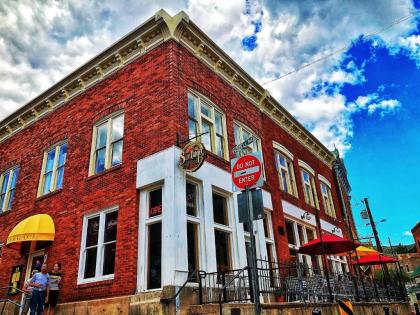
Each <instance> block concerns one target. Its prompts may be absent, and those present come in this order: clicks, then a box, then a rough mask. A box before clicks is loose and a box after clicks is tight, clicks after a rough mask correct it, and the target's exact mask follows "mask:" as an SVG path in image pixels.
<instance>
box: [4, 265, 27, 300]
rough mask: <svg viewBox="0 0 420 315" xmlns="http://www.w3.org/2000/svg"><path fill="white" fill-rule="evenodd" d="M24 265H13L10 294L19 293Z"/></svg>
mask: <svg viewBox="0 0 420 315" xmlns="http://www.w3.org/2000/svg"><path fill="white" fill-rule="evenodd" d="M22 272H23V265H17V266H13V267H12V273H11V275H10V282H9V291H8V292H7V294H8V295H15V294H17V293H18V291H17V289H19V287H20V280H21V279H22Z"/></svg>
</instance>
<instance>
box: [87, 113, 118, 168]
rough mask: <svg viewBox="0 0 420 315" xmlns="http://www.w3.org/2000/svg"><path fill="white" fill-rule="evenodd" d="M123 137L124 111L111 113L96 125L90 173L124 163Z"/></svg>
mask: <svg viewBox="0 0 420 315" xmlns="http://www.w3.org/2000/svg"><path fill="white" fill-rule="evenodd" d="M123 137H124V114H123V113H118V114H114V115H111V116H109V117H107V118H106V119H104V120H101V121H100V122H99V123H98V124H96V125H95V126H94V128H93V141H92V150H91V159H90V161H91V162H90V167H89V175H93V174H97V173H100V172H103V171H105V170H107V169H109V168H111V167H113V166H116V165H119V164H121V163H122V151H123Z"/></svg>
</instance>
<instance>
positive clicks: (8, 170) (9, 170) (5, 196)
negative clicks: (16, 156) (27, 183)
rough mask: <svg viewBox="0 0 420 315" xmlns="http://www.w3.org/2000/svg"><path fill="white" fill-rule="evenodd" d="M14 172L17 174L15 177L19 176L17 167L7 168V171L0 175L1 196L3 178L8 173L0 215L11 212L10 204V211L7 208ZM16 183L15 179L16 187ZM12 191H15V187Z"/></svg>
mask: <svg viewBox="0 0 420 315" xmlns="http://www.w3.org/2000/svg"><path fill="white" fill-rule="evenodd" d="M15 172H17V173H18V175H17V176H19V172H20V169H19V166H18V165H16V166H13V167H11V168H8V169H7V170H5V171H4V172H3V173H1V174H0V194H1V189H2V187H3V181H4V177H5V175H6V173H9V178H8V182H7V186H6V193H5V195H4V201H3V204H2V205H0V214H1V213H4V212H7V211H11V210H12V204H10V209H9V208H8V206H9V202H10V192H11V191H12V181H13V177H14V176H15ZM17 181H18V179H17V178H16V184H15V185H17ZM13 189H14V190H15V191H16V186H15V187H14V188H13ZM13 199H15V194H14V195H13ZM13 199H12V203H13Z"/></svg>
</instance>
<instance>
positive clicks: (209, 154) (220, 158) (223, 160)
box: [206, 150, 229, 163]
mask: <svg viewBox="0 0 420 315" xmlns="http://www.w3.org/2000/svg"><path fill="white" fill-rule="evenodd" d="M206 153H207V155H208V156H211V157H212V158H215V159H217V160H219V161H221V162H223V163H229V160H226V159H225V158H224V157H221V156H218V155H217V154H215V153H213V152H211V151H209V150H206Z"/></svg>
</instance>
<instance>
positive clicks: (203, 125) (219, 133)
mask: <svg viewBox="0 0 420 315" xmlns="http://www.w3.org/2000/svg"><path fill="white" fill-rule="evenodd" d="M188 117H189V120H188V126H189V127H188V129H189V138H194V137H197V136H199V135H201V136H199V139H200V140H201V142H202V143H203V144H204V147H205V148H206V150H208V151H210V152H213V153H214V154H216V155H218V156H220V157H222V158H225V159H226V158H227V149H226V146H227V143H226V128H225V116H224V114H223V113H222V112H221V111H220V110H219V109H217V108H216V107H215V106H214V105H213V104H212V103H210V101H208V100H206V99H204V98H203V97H201V96H198V95H196V94H193V93H191V92H190V93H188Z"/></svg>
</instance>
